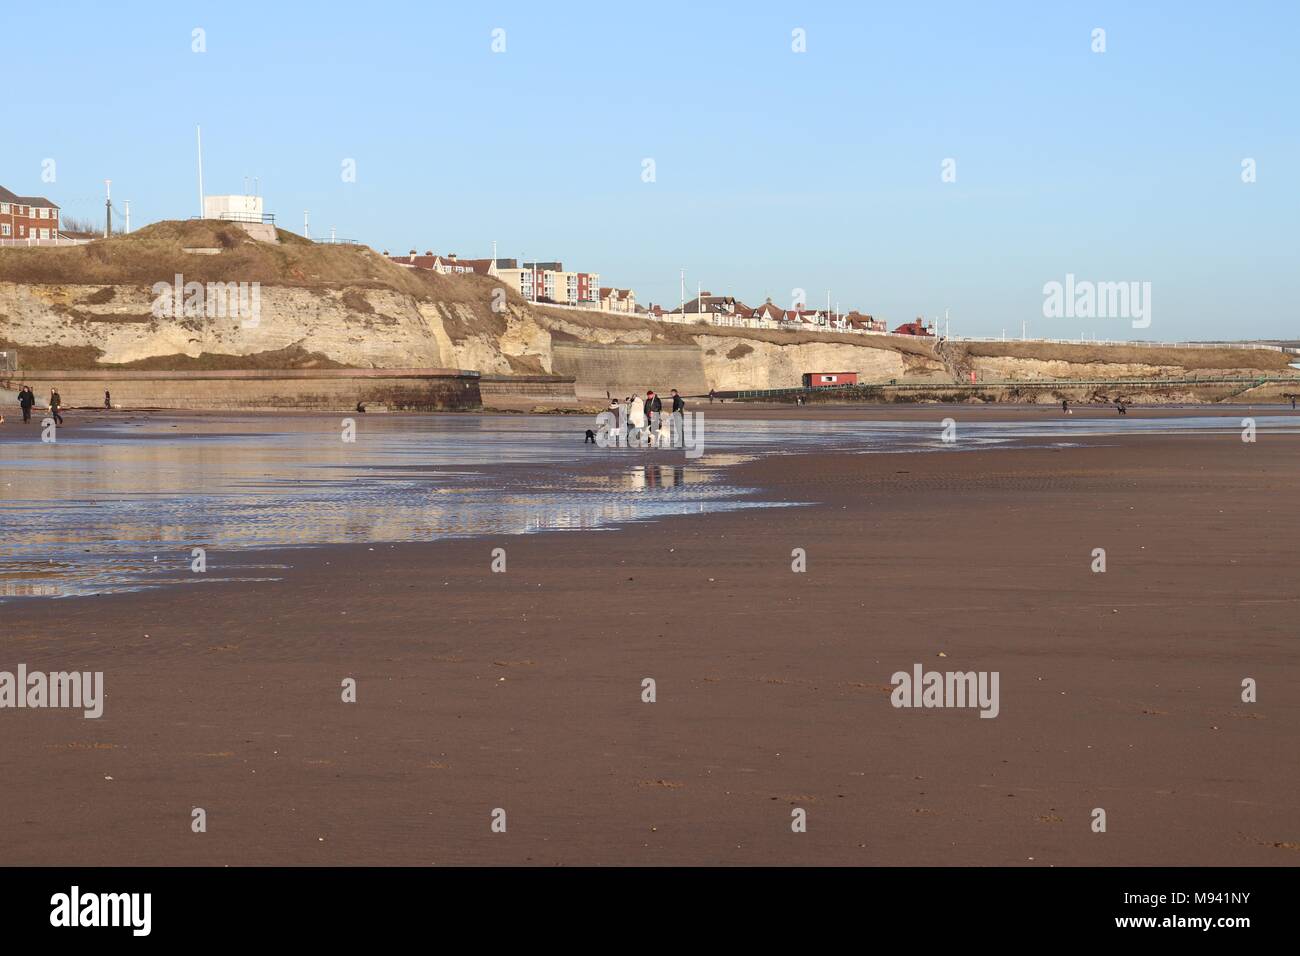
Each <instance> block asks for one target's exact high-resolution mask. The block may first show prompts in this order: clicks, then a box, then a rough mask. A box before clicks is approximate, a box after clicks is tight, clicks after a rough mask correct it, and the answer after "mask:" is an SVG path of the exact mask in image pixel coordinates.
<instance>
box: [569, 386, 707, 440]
mask: <svg viewBox="0 0 1300 956" xmlns="http://www.w3.org/2000/svg"><path fill="white" fill-rule="evenodd" d="M605 394H606V395H609V393H608V392H606V393H605ZM668 411H669V414H670V415H671V416H673V418H672V419H671V420H670V419H666V418H665V417H664V400H663V399H662V398H661V397H660V396H659V395H657V394H656V393H655V392H654V390H653V389H652V390H650V391H647V392H646V393H645V398H642V397H641V396H640V395H629V396H627V397H626V398H624V399H623V400H622V401H619V400H618V399H617V398H613V397H612V396H611V397H610V399H609V412H610V414H611V415H613V416H614V430H615V431H620V430H623V429H624V428H626V431H627V443H628V444H629V445H633V444H636V445H658V444H662V445H668V444H669V443H670V442H671V441H672V436H673V428H674V427H676V430H677V434H678V435H680V434H682V431H681V429H682V425H683V418H684V417H685V414H686V402H685V401H684V400H683V399H682V397H681V396H680V395H679V394H677V389H675V388H674V389H673V390H672V395H671V396H670V398H669V406H668ZM587 435H588V439H589V440H593V441H594V433H593V432H588V433H587Z"/></svg>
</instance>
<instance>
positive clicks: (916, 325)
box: [894, 319, 934, 336]
mask: <svg viewBox="0 0 1300 956" xmlns="http://www.w3.org/2000/svg"><path fill="white" fill-rule="evenodd" d="M894 334H895V335H931V336H932V335H934V332H932V331H931V330H930V329H928V328H926V326H925V320H924V319H914V320H913V321H911V322H904V323H903V324H902V325H900V326H899V327H898V328H896V329H894Z"/></svg>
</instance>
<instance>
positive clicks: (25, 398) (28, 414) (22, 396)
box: [18, 385, 36, 422]
mask: <svg viewBox="0 0 1300 956" xmlns="http://www.w3.org/2000/svg"><path fill="white" fill-rule="evenodd" d="M35 404H36V396H35V395H33V394H32V387H31V386H30V385H24V386H23V387H22V388H21V389H19V390H18V406H19V407H20V408H21V409H22V410H23V421H25V422H30V421H31V420H32V406H33V405H35Z"/></svg>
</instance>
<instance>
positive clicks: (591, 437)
mask: <svg viewBox="0 0 1300 956" xmlns="http://www.w3.org/2000/svg"><path fill="white" fill-rule="evenodd" d="M582 443H583V444H584V445H588V444H590V445H594V444H596V433H595V432H594V431H592V430H591V429H590V428H588V429H587V437H586V438H584V439H583V440H582Z"/></svg>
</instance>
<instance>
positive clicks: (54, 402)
mask: <svg viewBox="0 0 1300 956" xmlns="http://www.w3.org/2000/svg"><path fill="white" fill-rule="evenodd" d="M62 405H63V399H62V398H60V397H59V390H58V389H56V388H52V389H50V414H51V415H52V416H53V417H54V424H56V425H62V424H63V416H62V415H60V414H59V409H60V408H61V407H62Z"/></svg>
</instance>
